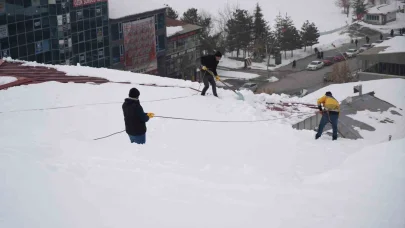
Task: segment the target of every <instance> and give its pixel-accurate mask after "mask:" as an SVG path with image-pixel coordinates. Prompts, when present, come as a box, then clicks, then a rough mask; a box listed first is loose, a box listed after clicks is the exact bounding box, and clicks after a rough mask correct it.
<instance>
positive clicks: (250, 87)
mask: <svg viewBox="0 0 405 228" xmlns="http://www.w3.org/2000/svg"><path fill="white" fill-rule="evenodd" d="M257 87H258V85H257V83H254V82H247V83H245V84H243V85H242V86H241V87H240V90H243V89H245V90H250V91H252V92H256V90H257Z"/></svg>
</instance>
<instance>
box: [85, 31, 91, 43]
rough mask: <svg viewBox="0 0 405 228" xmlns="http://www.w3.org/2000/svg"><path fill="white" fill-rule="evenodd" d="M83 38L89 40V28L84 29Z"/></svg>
mask: <svg viewBox="0 0 405 228" xmlns="http://www.w3.org/2000/svg"><path fill="white" fill-rule="evenodd" d="M84 39H85V40H86V41H89V40H91V36H90V30H86V31H84Z"/></svg>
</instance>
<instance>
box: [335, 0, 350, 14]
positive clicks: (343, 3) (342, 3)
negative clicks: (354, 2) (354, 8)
mask: <svg viewBox="0 0 405 228" xmlns="http://www.w3.org/2000/svg"><path fill="white" fill-rule="evenodd" d="M335 5H336V6H338V7H342V8H343V13H345V14H346V15H347V17H349V11H350V0H336V1H335Z"/></svg>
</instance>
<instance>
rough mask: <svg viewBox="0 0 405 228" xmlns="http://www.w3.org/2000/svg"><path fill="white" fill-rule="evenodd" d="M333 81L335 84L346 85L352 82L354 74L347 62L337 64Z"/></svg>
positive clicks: (333, 71) (332, 74)
mask: <svg viewBox="0 0 405 228" xmlns="http://www.w3.org/2000/svg"><path fill="white" fill-rule="evenodd" d="M331 77H332V78H331V79H332V81H333V82H335V83H346V82H350V81H352V79H353V77H352V73H351V71H350V67H349V64H348V63H347V61H344V62H340V63H336V64H334V65H333V67H332V73H331Z"/></svg>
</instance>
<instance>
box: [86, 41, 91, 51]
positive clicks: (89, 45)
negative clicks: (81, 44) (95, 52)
mask: <svg viewBox="0 0 405 228" xmlns="http://www.w3.org/2000/svg"><path fill="white" fill-rule="evenodd" d="M85 45H86V51H91V42H85Z"/></svg>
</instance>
